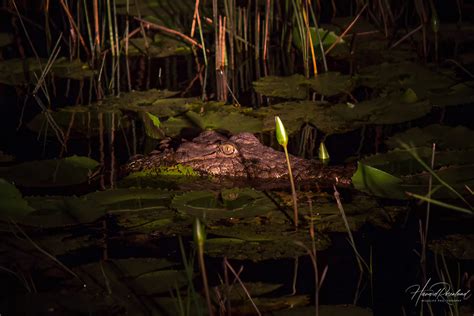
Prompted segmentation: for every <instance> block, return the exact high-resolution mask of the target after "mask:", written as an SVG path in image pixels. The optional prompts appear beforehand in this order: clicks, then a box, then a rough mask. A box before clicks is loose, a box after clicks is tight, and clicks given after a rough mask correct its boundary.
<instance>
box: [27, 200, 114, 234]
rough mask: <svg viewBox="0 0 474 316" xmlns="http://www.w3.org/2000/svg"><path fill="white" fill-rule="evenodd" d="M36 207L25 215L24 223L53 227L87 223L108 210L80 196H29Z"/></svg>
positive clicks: (30, 201) (31, 203)
mask: <svg viewBox="0 0 474 316" xmlns="http://www.w3.org/2000/svg"><path fill="white" fill-rule="evenodd" d="M27 200H28V203H29V204H30V205H31V206H32V207H33V208H34V209H35V211H34V212H31V213H29V214H28V216H25V217H24V218H23V219H22V220H21V223H22V224H26V225H30V226H35V227H43V228H51V227H64V226H71V225H78V224H86V223H91V222H94V221H96V220H97V219H99V218H101V217H103V216H105V214H106V211H105V208H103V207H102V206H101V205H98V204H97V203H95V202H94V201H88V200H85V199H83V198H79V197H63V196H46V197H28V198H27Z"/></svg>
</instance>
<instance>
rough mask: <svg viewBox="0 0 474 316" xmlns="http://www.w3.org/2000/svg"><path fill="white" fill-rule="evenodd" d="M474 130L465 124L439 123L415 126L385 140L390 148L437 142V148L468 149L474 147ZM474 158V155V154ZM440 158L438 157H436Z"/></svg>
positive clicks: (429, 145)
mask: <svg viewBox="0 0 474 316" xmlns="http://www.w3.org/2000/svg"><path fill="white" fill-rule="evenodd" d="M473 139H474V130H471V129H469V128H467V127H464V126H456V127H451V126H444V125H439V124H433V125H429V126H426V127H423V128H419V127H414V128H411V129H409V130H406V131H405V132H403V133H399V134H396V135H394V136H392V137H390V138H389V139H387V140H386V141H385V143H386V144H387V145H388V146H389V147H390V148H400V147H401V146H400V144H401V143H405V144H411V145H413V146H415V147H425V146H426V147H428V148H429V147H431V145H432V144H433V143H436V149H437V151H439V150H446V149H458V150H462V149H467V148H472V147H474V143H473V142H472V140H473ZM473 159H474V156H473ZM436 160H438V157H437V158H436Z"/></svg>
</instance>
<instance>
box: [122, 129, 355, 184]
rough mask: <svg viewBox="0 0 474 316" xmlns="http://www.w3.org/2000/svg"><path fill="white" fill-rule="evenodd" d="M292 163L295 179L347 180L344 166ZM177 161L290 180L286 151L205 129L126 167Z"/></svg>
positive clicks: (208, 170)
mask: <svg viewBox="0 0 474 316" xmlns="http://www.w3.org/2000/svg"><path fill="white" fill-rule="evenodd" d="M290 163H291V167H292V171H293V176H294V177H295V179H296V180H311V179H312V180H322V181H325V180H327V178H334V177H339V178H340V179H339V181H341V180H343V179H345V175H346V174H345V173H346V172H343V171H344V170H343V169H342V168H343V167H339V168H340V169H334V167H324V166H323V165H322V164H320V163H319V162H315V161H310V160H306V159H302V158H298V157H294V156H291V155H290ZM177 164H180V165H183V166H187V167H190V168H192V169H193V170H194V171H196V172H198V173H199V174H202V175H211V176H223V177H239V178H246V179H252V180H255V179H262V180H265V179H280V178H285V180H287V179H288V167H287V163H286V158H285V154H284V153H283V152H281V151H277V150H275V149H273V148H271V147H267V146H264V145H262V144H261V143H260V141H259V140H258V139H257V138H256V137H255V136H254V135H253V134H251V133H240V134H237V135H234V136H231V137H230V138H227V137H226V136H224V135H222V134H219V133H217V132H215V131H205V132H203V133H201V134H200V135H199V136H198V137H196V138H194V139H193V140H192V141H187V142H184V143H182V144H181V145H180V146H179V148H178V149H176V150H175V151H172V150H167V151H165V152H153V153H151V154H149V155H146V156H139V157H135V158H132V160H131V161H130V162H129V163H128V164H127V165H126V166H125V170H126V171H127V172H132V171H141V170H152V169H157V168H159V167H161V166H173V165H177ZM341 172H342V173H343V174H341ZM333 180H334V179H333ZM344 181H346V180H344Z"/></svg>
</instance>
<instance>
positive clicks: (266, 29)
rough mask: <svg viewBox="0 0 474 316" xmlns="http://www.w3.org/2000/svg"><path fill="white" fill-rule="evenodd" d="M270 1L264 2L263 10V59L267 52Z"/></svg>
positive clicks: (265, 58) (265, 57)
mask: <svg viewBox="0 0 474 316" xmlns="http://www.w3.org/2000/svg"><path fill="white" fill-rule="evenodd" d="M270 1H271V0H267V4H266V8H265V9H266V10H265V39H264V41H263V60H265V61H266V60H267V53H268V40H269V34H268V28H269V24H270Z"/></svg>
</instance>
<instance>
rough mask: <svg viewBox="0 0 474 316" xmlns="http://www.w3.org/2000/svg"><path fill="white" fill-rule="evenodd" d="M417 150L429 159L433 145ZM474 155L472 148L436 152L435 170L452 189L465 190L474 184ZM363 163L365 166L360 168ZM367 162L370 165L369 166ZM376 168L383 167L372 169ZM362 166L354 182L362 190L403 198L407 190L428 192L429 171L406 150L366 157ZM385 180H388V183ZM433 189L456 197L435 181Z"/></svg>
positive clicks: (436, 195)
mask: <svg viewBox="0 0 474 316" xmlns="http://www.w3.org/2000/svg"><path fill="white" fill-rule="evenodd" d="M415 150H416V152H417V154H418V156H419V157H420V158H421V159H422V160H424V161H425V162H427V161H430V159H431V158H430V157H431V149H430V148H428V147H422V148H416V149H415ZM473 155H474V151H473V150H468V151H447V152H440V153H437V155H436V160H435V168H434V169H435V172H436V174H438V176H439V177H441V179H443V180H444V181H445V182H447V183H449V184H450V185H451V186H452V187H453V188H455V189H456V190H458V191H459V192H464V187H465V186H466V185H468V186H472V185H473V184H474V176H472V175H473V174H474V169H473V168H474V166H473V165H472V161H473V160H472V157H473ZM458 164H461V165H458ZM361 165H365V166H363V167H362V168H361ZM368 165H370V166H371V167H369V168H367V166H368ZM373 168H377V169H380V170H377V169H375V170H373ZM359 169H360V170H359ZM359 169H358V171H357V172H356V174H355V175H354V177H353V183H354V185H355V186H356V188H358V189H360V190H366V191H368V192H371V193H372V194H375V195H377V196H381V197H388V198H396V199H401V198H403V197H404V192H411V193H415V194H422V195H425V194H426V193H427V192H428V182H429V176H430V174H429V173H428V172H427V171H426V170H425V169H424V168H423V167H422V166H421V165H420V164H419V163H418V162H417V161H416V160H415V159H414V158H413V156H412V155H411V154H410V153H409V152H408V151H406V150H394V151H391V152H388V153H386V154H378V155H374V156H370V157H367V158H364V159H363V160H361V161H360V162H359ZM382 170H383V171H382ZM372 173H374V174H372ZM379 176H380V178H379ZM395 176H398V178H397V177H395ZM366 177H368V178H367V179H366ZM392 177H393V178H392ZM397 179H398V180H401V182H399V181H398V180H397ZM354 180H355V181H354ZM392 180H393V181H392ZM385 181H388V183H387V184H386V183H385ZM397 182H399V183H397ZM397 186H398V188H397ZM432 189H433V190H434V192H433V194H432V197H434V198H456V196H453V195H452V193H451V192H450V191H449V190H448V189H446V188H444V187H443V186H442V185H441V184H440V183H438V182H437V181H436V180H434V181H433V186H432ZM405 198H406V197H405Z"/></svg>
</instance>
